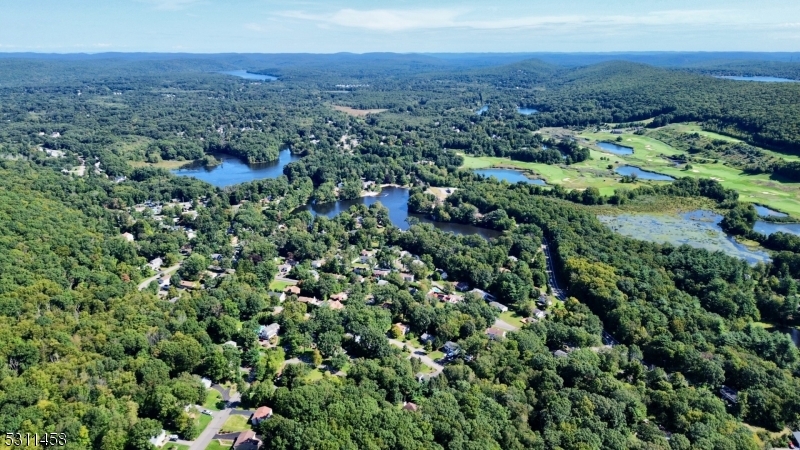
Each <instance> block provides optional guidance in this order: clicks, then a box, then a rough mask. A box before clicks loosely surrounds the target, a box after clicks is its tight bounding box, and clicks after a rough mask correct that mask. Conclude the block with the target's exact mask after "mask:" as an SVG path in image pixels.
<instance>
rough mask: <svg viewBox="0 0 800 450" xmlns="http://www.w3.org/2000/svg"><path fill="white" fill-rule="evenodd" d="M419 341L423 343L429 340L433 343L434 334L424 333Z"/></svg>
mask: <svg viewBox="0 0 800 450" xmlns="http://www.w3.org/2000/svg"><path fill="white" fill-rule="evenodd" d="M419 341H420V342H422V343H423V344H427V343H428V342H430V343H433V335H431V334H428V333H422V336H420V337H419Z"/></svg>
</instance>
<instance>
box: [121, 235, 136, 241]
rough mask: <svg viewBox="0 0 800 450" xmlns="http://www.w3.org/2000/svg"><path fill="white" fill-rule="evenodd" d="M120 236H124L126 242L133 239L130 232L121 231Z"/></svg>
mask: <svg viewBox="0 0 800 450" xmlns="http://www.w3.org/2000/svg"><path fill="white" fill-rule="evenodd" d="M122 237H124V238H125V240H126V241H128V242H133V241H134V237H133V235H132V234H130V233H122Z"/></svg>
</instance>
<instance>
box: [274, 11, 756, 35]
mask: <svg viewBox="0 0 800 450" xmlns="http://www.w3.org/2000/svg"><path fill="white" fill-rule="evenodd" d="M279 14H280V15H281V16H283V17H287V18H294V19H301V20H309V21H313V22H317V23H320V24H325V25H336V26H340V27H346V28H361V29H367V30H375V31H390V32H391V31H406V30H418V29H444V28H467V29H478V30H502V29H519V28H527V29H533V28H553V27H559V28H562V27H565V28H572V27H584V26H594V27H596V26H642V25H644V26H659V25H667V26H668V25H731V24H734V23H735V24H744V23H747V17H745V16H743V15H741V14H737V12H736V11H721V10H670V11H655V12H652V13H648V14H638V15H630V16H627V15H607V16H602V15H591V16H588V15H586V16H584V15H557V16H546V15H542V16H536V15H528V16H521V17H505V18H502V17H501V18H493V19H480V18H478V19H473V18H471V17H474V16H476V15H478V16H479V15H480V14H479V12H477V11H467V10H459V9H409V10H398V9H372V10H355V9H341V10H339V11H336V12H334V13H332V14H327V15H323V14H308V13H305V12H303V11H284V12H281V13H279ZM468 16H469V17H468ZM723 17H724V18H725V20H724V21H723V20H721V19H720V18H723Z"/></svg>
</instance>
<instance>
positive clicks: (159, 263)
mask: <svg viewBox="0 0 800 450" xmlns="http://www.w3.org/2000/svg"><path fill="white" fill-rule="evenodd" d="M163 264H164V261H163V260H162V259H161V258H156V259H154V260H152V261H150V262H149V263H147V265H148V266H149V267H150V268H151V269H153V270H158V269H160V268H161V266H162V265H163Z"/></svg>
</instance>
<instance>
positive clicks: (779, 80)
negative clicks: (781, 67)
mask: <svg viewBox="0 0 800 450" xmlns="http://www.w3.org/2000/svg"><path fill="white" fill-rule="evenodd" d="M714 78H723V79H726V80H736V81H758V82H761V83H797V80H790V79H789V78H778V77H739V76H715V77H714Z"/></svg>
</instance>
